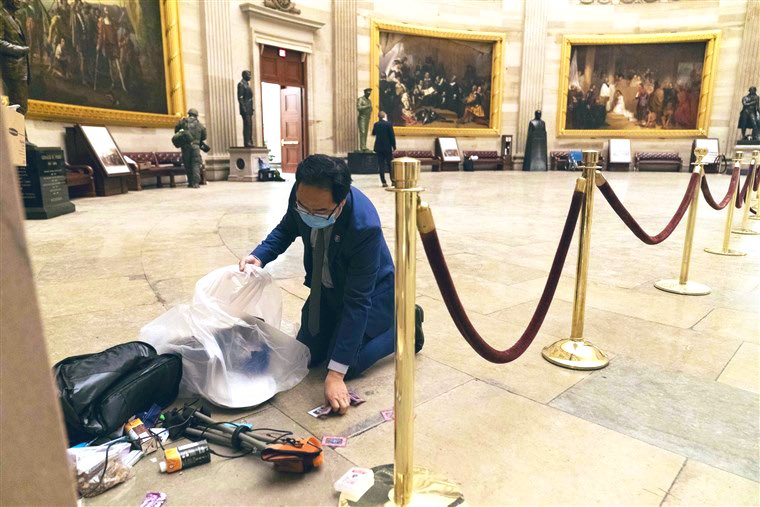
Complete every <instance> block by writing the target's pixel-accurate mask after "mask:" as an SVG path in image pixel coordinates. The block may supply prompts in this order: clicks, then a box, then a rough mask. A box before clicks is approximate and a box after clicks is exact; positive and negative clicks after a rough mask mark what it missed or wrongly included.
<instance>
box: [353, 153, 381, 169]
mask: <svg viewBox="0 0 760 507" xmlns="http://www.w3.org/2000/svg"><path fill="white" fill-rule="evenodd" d="M348 170H349V171H350V172H351V174H377V154H376V153H375V152H374V151H352V152H351V153H349V154H348Z"/></svg>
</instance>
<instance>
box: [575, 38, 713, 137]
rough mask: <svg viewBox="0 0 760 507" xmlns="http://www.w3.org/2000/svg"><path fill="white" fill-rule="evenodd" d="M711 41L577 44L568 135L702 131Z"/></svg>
mask: <svg viewBox="0 0 760 507" xmlns="http://www.w3.org/2000/svg"><path fill="white" fill-rule="evenodd" d="M706 47H707V42H705V41H693V42H674V43H652V44H594V45H573V46H572V47H571V51H570V55H569V57H570V62H569V74H568V80H567V83H566V85H567V88H566V89H564V90H563V92H564V93H563V94H562V95H561V96H560V100H565V101H566V103H565V104H564V106H565V108H566V113H567V114H566V116H565V122H564V128H565V131H566V132H571V131H573V130H615V131H626V132H628V133H630V132H631V131H636V130H640V131H642V130H643V131H652V132H656V131H663V130H694V129H697V128H698V116H699V110H700V97H702V91H703V90H702V88H703V86H705V84H704V83H703V82H702V79H703V69H704V66H705V51H706Z"/></svg>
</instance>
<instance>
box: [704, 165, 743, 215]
mask: <svg viewBox="0 0 760 507" xmlns="http://www.w3.org/2000/svg"><path fill="white" fill-rule="evenodd" d="M740 173H741V169H739V168H738V167H734V170H733V172H731V181H730V182H729V183H728V192H726V196H725V197H724V198H723V200H722V201H720V202H719V203H717V202H715V199H713V196H712V192H710V187H709V186H708V185H707V178H706V177H705V176H702V194H703V195H704V196H705V201H707V204H708V205H709V206H710V207H711V208H712V209H717V210H721V209H723V208H725V207H726V205H727V204H728V203H729V202H731V198H732V197H733V196H734V194H735V193H736V182H737V181H738V179H739V174H740Z"/></svg>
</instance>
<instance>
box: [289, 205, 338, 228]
mask: <svg viewBox="0 0 760 507" xmlns="http://www.w3.org/2000/svg"><path fill="white" fill-rule="evenodd" d="M338 206H340V204H338ZM338 206H335V209H333V210H332V213H330V215H329V216H323V215H314V214H312V213H309V212H308V211H306V210H305V209H303V208H302V207H301V206H300V205H299V204H298V203H296V211H297V212H298V214H299V215H301V220H303V222H304V223H305V224H306V225H308V226H309V227H311V228H312V229H324V228H325V227H330V226H331V225H332V224H334V223H335V220H336V219H337V218H338V216H337V215H338V214H337V213H336V211H337V210H338Z"/></svg>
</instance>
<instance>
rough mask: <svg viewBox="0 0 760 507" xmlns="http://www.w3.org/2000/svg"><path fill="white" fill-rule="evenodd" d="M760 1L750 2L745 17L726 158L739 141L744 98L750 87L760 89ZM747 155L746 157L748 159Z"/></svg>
mask: <svg viewBox="0 0 760 507" xmlns="http://www.w3.org/2000/svg"><path fill="white" fill-rule="evenodd" d="M758 55H760V1H758V0H749V1H748V2H747V13H746V15H745V17H744V32H743V34H742V46H741V50H740V51H739V64H738V66H737V70H736V80H735V85H734V100H733V102H732V103H731V116H730V117H729V120H728V122H729V123H728V136H727V140H726V146H725V147H724V149H723V151H724V152H725V153H726V156H728V157H730V156H732V155H733V152H734V146H735V145H736V141H737V140H738V139H739V134H740V132H739V129H737V128H736V126H737V125H738V123H739V113H741V109H742V108H741V103H742V97H743V96H745V95H746V94H747V90H748V89H749V87H750V86H757V87H758V88H760V57H759V56H758ZM746 156H747V155H745V158H746Z"/></svg>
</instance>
